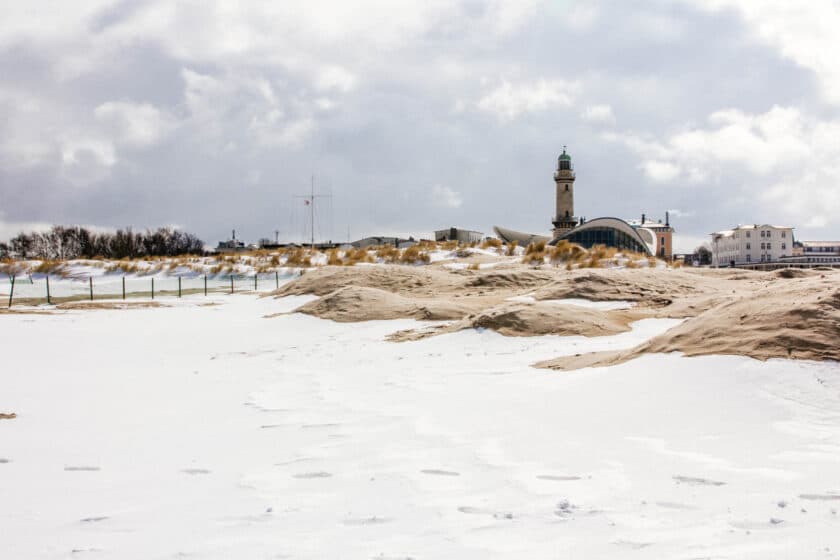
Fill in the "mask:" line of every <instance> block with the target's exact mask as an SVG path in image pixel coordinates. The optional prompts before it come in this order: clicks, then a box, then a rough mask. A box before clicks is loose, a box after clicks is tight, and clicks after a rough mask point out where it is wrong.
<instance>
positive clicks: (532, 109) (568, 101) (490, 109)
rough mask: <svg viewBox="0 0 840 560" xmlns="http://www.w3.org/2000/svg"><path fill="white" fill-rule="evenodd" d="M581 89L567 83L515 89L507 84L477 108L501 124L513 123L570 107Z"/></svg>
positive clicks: (539, 83)
mask: <svg viewBox="0 0 840 560" xmlns="http://www.w3.org/2000/svg"><path fill="white" fill-rule="evenodd" d="M578 89H579V86H578V84H577V83H576V82H567V81H565V80H544V79H543V80H538V81H536V82H530V83H522V84H517V85H513V84H511V83H510V82H508V81H507V80H505V81H503V82H502V83H501V84H500V85H499V86H498V87H496V88H495V89H494V90H492V91H491V92H489V93H487V94H486V95H484V96H483V97H482V98H481V99H479V101H478V103H477V107H478V108H479V109H480V110H482V111H485V112H487V113H490V114H492V115H495V116H496V117H497V118H498V119H499V120H502V121H512V120H514V119H516V118H517V117H519V116H520V115H523V114H526V113H536V112H541V111H546V110H548V109H552V108H565V107H570V106H571V105H572V104H573V103H574V98H575V94H576V93H577V90H578Z"/></svg>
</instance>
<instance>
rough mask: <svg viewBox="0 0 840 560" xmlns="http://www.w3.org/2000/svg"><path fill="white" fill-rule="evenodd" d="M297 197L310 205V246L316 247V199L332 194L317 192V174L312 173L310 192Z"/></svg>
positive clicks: (329, 196) (328, 196)
mask: <svg viewBox="0 0 840 560" xmlns="http://www.w3.org/2000/svg"><path fill="white" fill-rule="evenodd" d="M295 198H302V199H303V203H304V204H306V205H307V206H309V224H310V226H309V227H310V238H309V243H310V245H309V247H310V248H312V249H314V248H315V199H316V198H332V195H331V194H315V175H314V174H313V175H312V181H311V183H310V190H309V194H299V195H295Z"/></svg>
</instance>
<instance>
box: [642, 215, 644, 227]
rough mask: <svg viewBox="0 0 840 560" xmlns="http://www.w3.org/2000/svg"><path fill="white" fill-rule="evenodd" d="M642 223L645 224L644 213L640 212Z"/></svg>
mask: <svg viewBox="0 0 840 560" xmlns="http://www.w3.org/2000/svg"><path fill="white" fill-rule="evenodd" d="M642 225H645V215H644V214H642Z"/></svg>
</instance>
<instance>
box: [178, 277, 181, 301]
mask: <svg viewBox="0 0 840 560" xmlns="http://www.w3.org/2000/svg"><path fill="white" fill-rule="evenodd" d="M178 297H181V277H180V276H179V277H178Z"/></svg>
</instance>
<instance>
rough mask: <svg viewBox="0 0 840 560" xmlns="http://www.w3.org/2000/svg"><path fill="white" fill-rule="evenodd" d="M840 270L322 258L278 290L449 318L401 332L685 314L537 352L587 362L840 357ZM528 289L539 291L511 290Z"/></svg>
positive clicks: (599, 326) (328, 312) (541, 326)
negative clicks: (571, 347) (608, 306)
mask: <svg viewBox="0 0 840 560" xmlns="http://www.w3.org/2000/svg"><path fill="white" fill-rule="evenodd" d="M838 280H840V271H813V270H781V271H777V272H750V271H743V270H732V269H727V270H708V269H701V270H697V269H663V268H660V269H583V270H573V271H566V270H565V269H563V268H552V267H543V268H540V269H533V268H529V267H526V266H523V265H509V264H506V265H504V267H500V269H493V270H489V271H488V270H483V271H475V270H448V269H445V268H442V267H436V266H426V267H412V266H377V267H352V268H351V267H323V268H320V269H317V270H313V271H309V272H307V273H306V274H304V275H303V276H302V277H300V278H299V279H297V280H294V281H292V282H290V283H289V284H287V285H285V286H283V287H282V288H281V289H280V290H277V291H275V292H273V295H275V296H278V297H279V296H287V295H303V294H314V295H318V296H322V297H321V299H319V300H317V301H313V302H310V303H308V304H306V305H304V306H303V307H301V308H300V309H298V310H297V311H299V312H302V313H307V314H310V315H314V316H317V317H322V318H326V319H332V320H336V321H340V322H353V321H368V320H377V319H397V318H415V319H426V320H449V321H450V322H449V323H447V324H443V325H433V326H430V327H427V328H423V329H417V330H409V331H400V332H397V333H394V334H392V335H391V336H390V337H389V338H390V339H391V340H394V341H404V340H416V339H419V338H425V337H428V336H434V335H437V334H443V333H448V332H454V331H457V330H461V329H469V328H488V329H493V330H496V331H498V332H499V333H501V334H503V335H507V336H538V335H546V334H556V335H583V336H604V335H612V334H617V333H620V332H624V331H627V330H628V329H629V325H630V323H632V322H633V321H636V320H639V319H643V318H647V317H671V318H685V319H686V320H685V321H684V322H683V323H682V324H680V325H679V326H677V327H674V328H672V329H671V330H669V331H668V332H667V333H665V334H663V335H661V336H658V337H656V338H654V339H652V340H651V341H649V342H647V343H645V344H643V345H641V346H639V347H637V348H634V349H632V350H628V351H623V352H613V353H595V354H584V355H580V356H572V357H564V358H558V359H556V360H550V361H546V362H541V363H539V364H537V365H538V366H540V367H547V368H553V369H563V370H565V369H579V368H581V367H587V366H601V365H611V364H615V363H619V362H622V361H625V360H628V359H632V358H635V357H637V356H639V355H641V354H645V353H661V352H674V351H678V352H683V353H685V354H687V355H691V356H696V355H705V354H737V355H744V356H750V357H753V358H757V359H761V360H766V359H769V358H795V359H807V360H840V344H838V343H839V342H840V286H838ZM525 295H530V296H532V297H533V299H534V301H533V302H527V301H508V299H509V298H511V297H514V296H525ZM569 298H583V299H588V300H593V301H631V302H635V303H636V305H635V307H633V308H632V309H628V310H598V309H589V308H584V307H579V306H574V305H558V304H556V303H552V304H549V303H544V300H558V299H569Z"/></svg>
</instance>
